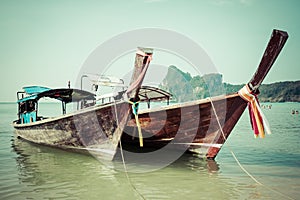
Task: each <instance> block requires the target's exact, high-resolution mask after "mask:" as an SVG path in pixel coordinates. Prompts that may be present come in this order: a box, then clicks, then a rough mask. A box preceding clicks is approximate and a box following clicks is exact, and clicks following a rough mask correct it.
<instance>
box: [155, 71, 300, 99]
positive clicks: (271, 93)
mask: <svg viewBox="0 0 300 200" xmlns="http://www.w3.org/2000/svg"><path fill="white" fill-rule="evenodd" d="M244 85H245V84H241V85H233V84H230V83H223V81H222V75H221V74H217V73H215V74H206V75H203V76H199V75H197V76H194V77H192V76H191V74H190V73H188V72H183V71H181V70H180V69H178V68H177V67H176V66H173V65H172V66H170V67H169V69H168V73H167V75H166V77H165V78H164V80H163V83H162V84H161V85H160V88H162V89H164V90H167V91H169V92H171V93H172V94H173V95H174V98H175V100H176V101H178V102H184V101H189V100H195V99H202V98H206V97H209V96H217V95H222V94H230V93H234V92H237V91H239V89H241V88H242V87H243V86H244ZM259 90H260V95H259V100H260V101H261V102H300V81H284V82H276V83H272V84H262V85H261V87H260V88H259Z"/></svg>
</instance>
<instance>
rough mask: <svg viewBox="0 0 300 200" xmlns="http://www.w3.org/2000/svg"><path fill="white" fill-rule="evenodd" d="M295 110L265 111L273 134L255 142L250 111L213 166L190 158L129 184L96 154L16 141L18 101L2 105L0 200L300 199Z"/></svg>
mask: <svg viewBox="0 0 300 200" xmlns="http://www.w3.org/2000/svg"><path fill="white" fill-rule="evenodd" d="M46 106H48V109H49V110H51V109H52V108H51V106H52V105H50V104H49V105H46ZM292 109H296V110H300V104H299V103H273V104H272V109H263V111H264V113H265V115H266V117H267V118H268V120H269V124H270V126H271V130H272V135H267V136H266V138H265V139H260V138H257V139H255V138H254V137H253V134H252V131H251V127H250V124H249V117H248V112H247V111H246V112H245V113H244V115H243V116H242V118H241V119H240V121H239V123H238V124H237V126H236V127H235V128H234V130H233V132H232V134H231V136H230V137H229V139H228V141H227V142H226V144H225V146H224V147H223V148H222V150H221V152H220V153H219V155H218V156H217V158H216V160H215V161H206V160H201V159H199V158H197V157H195V156H192V155H184V156H182V157H181V158H180V159H179V160H177V161H176V162H174V163H172V164H170V165H169V166H167V167H165V168H162V169H159V170H155V171H152V172H147V173H129V174H128V175H129V179H130V181H131V183H130V182H129V180H128V179H127V177H126V174H125V172H124V171H120V170H116V169H115V168H113V167H108V166H107V165H104V164H102V163H101V162H99V161H98V160H96V159H95V158H94V157H92V156H87V155H81V154H75V153H70V152H65V151H62V150H58V149H53V148H49V147H42V146H37V145H33V144H29V143H27V142H24V141H22V140H19V139H15V137H14V132H13V131H14V130H13V127H12V126H11V122H12V121H13V120H14V119H16V117H17V116H16V104H9V103H2V104H0V199H13V200H15V199H143V198H144V199H300V135H299V134H300V123H299V122H300V114H298V115H292V114H291V110H292ZM231 152H233V153H234V154H235V155H236V157H237V158H238V160H239V161H240V163H241V165H242V167H244V168H245V169H246V170H247V171H248V172H249V173H250V174H251V175H252V176H253V177H254V178H255V179H256V180H257V181H259V183H260V184H258V183H256V182H255V181H254V180H253V179H251V178H250V177H249V176H248V175H247V174H246V173H245V172H244V171H243V170H242V169H241V167H240V166H239V165H238V164H237V162H236V161H235V159H234V158H233V156H232V154H231ZM118 164H120V163H118V161H116V162H115V163H113V164H112V166H113V165H118ZM135 167H137V168H139V167H142V166H135ZM261 184H262V185H261ZM133 187H135V188H136V190H137V191H138V192H137V191H136V190H134V189H133ZM138 193H140V194H141V195H142V196H141V195H139V194H138Z"/></svg>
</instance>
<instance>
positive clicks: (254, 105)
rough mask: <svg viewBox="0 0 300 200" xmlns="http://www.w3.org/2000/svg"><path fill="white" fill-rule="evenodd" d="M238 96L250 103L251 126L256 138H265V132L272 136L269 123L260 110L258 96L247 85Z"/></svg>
mask: <svg viewBox="0 0 300 200" xmlns="http://www.w3.org/2000/svg"><path fill="white" fill-rule="evenodd" d="M238 94H239V95H240V97H241V98H243V99H244V100H246V101H247V102H248V109H249V113H250V119H251V125H252V129H253V131H254V136H255V137H258V136H259V137H261V138H264V137H265V132H266V133H267V134H271V131H270V128H269V124H268V121H267V119H266V117H265V116H264V114H263V112H262V110H261V109H260V106H259V102H258V99H257V96H256V95H255V94H254V93H253V92H252V91H251V90H250V88H249V86H248V85H245V86H244V87H243V88H242V89H240V90H239V92H238Z"/></svg>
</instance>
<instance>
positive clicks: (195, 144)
mask: <svg viewBox="0 0 300 200" xmlns="http://www.w3.org/2000/svg"><path fill="white" fill-rule="evenodd" d="M172 144H182V145H193V146H206V147H216V148H221V147H222V145H223V144H211V143H172Z"/></svg>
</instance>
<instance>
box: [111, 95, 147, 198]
mask: <svg viewBox="0 0 300 200" xmlns="http://www.w3.org/2000/svg"><path fill="white" fill-rule="evenodd" d="M114 108H115V109H114V110H115V116H116V121H117V126H119V118H118V113H117V106H116V101H114ZM119 144H120V152H121V158H122V163H123V168H124V171H125V175H126V178H127V181H128V182H129V184H130V186H131V187H132V189H133V191H135V192H136V193H137V194H138V195H139V196H140V197H141V198H142V199H144V200H146V198H145V197H144V195H143V194H141V193H140V192H139V191H138V190H137V188H136V187H135V186H134V185H133V183H132V181H131V179H130V177H129V174H128V171H127V167H126V163H125V157H124V153H123V148H122V142H121V138H120V141H119Z"/></svg>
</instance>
